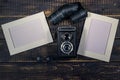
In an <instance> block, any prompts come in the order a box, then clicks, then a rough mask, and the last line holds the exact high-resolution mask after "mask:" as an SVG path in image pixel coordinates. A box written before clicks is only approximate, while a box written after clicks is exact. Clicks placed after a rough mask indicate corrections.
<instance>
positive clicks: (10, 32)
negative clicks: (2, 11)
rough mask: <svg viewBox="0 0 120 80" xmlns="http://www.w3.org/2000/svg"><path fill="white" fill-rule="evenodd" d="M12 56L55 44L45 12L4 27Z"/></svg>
mask: <svg viewBox="0 0 120 80" xmlns="http://www.w3.org/2000/svg"><path fill="white" fill-rule="evenodd" d="M2 29H3V33H4V36H5V39H6V42H7V46H8V49H9V52H10V55H14V54H17V53H20V52H23V51H26V50H29V49H33V48H36V47H39V46H42V45H45V44H48V43H51V42H53V39H52V36H51V33H50V30H49V26H48V24H47V21H46V17H45V14H44V12H40V13H37V14H34V15H31V16H27V17H25V18H21V19H18V20H15V21H12V22H9V23H6V24H3V25H2Z"/></svg>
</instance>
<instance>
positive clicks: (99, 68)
mask: <svg viewBox="0 0 120 80" xmlns="http://www.w3.org/2000/svg"><path fill="white" fill-rule="evenodd" d="M119 75H120V64H118V63H116V62H111V63H103V62H97V63H96V62H92V63H91V62H90V63H61V62H60V63H50V64H46V63H42V64H41V63H1V65H0V79H3V80H8V79H9V80H16V79H19V80H39V79H40V80H48V79H49V80H53V79H55V80H64V79H65V80H68V79H70V80H74V79H75V80H119V78H120V76H119Z"/></svg>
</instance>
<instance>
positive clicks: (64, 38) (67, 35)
mask: <svg viewBox="0 0 120 80" xmlns="http://www.w3.org/2000/svg"><path fill="white" fill-rule="evenodd" d="M62 38H63V40H67V41H68V40H71V38H72V34H70V33H64V34H63V35H62Z"/></svg>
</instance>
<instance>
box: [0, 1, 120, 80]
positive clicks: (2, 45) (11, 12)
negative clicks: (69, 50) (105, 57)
mask: <svg viewBox="0 0 120 80" xmlns="http://www.w3.org/2000/svg"><path fill="white" fill-rule="evenodd" d="M70 2H81V3H82V5H83V6H84V7H85V8H86V9H87V10H88V11H91V12H94V13H98V14H101V15H105V16H109V17H113V18H117V19H120V0H0V25H1V24H4V23H7V22H10V21H13V20H17V19H20V18H23V17H26V16H29V15H32V14H34V13H37V12H40V11H43V10H44V11H45V14H46V16H49V15H50V14H51V13H52V12H53V11H54V10H55V9H57V8H58V7H59V6H61V5H63V4H65V3H70ZM60 25H73V26H76V27H77V36H78V37H77V46H78V45H79V40H80V36H81V31H82V27H83V25H84V21H81V22H79V23H76V24H73V23H72V22H70V21H63V22H61V23H60V24H58V25H56V26H53V25H51V24H50V26H49V27H50V30H51V33H52V36H53V39H54V43H51V44H48V45H44V46H41V47H38V48H35V49H32V50H29V51H25V52H22V53H20V54H17V55H14V56H10V54H9V52H8V48H7V44H6V41H5V38H4V35H3V32H2V29H1V27H0V80H119V79H120V23H119V26H118V29H117V33H116V38H115V41H114V46H113V50H112V55H111V61H110V63H105V62H102V61H99V60H96V59H91V58H87V57H83V56H77V57H76V58H71V59H66V60H52V61H51V62H43V63H42V62H38V61H37V57H38V56H41V55H54V54H56V52H57V49H56V47H57V43H56V41H57V40H56V37H57V36H56V31H57V27H58V26H60Z"/></svg>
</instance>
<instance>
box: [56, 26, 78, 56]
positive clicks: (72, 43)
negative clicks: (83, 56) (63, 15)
mask: <svg viewBox="0 0 120 80" xmlns="http://www.w3.org/2000/svg"><path fill="white" fill-rule="evenodd" d="M57 35H58V36H57V37H58V38H57V39H58V40H57V41H58V42H57V43H58V56H59V57H75V56H76V27H69V26H64V27H58V31H57Z"/></svg>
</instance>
